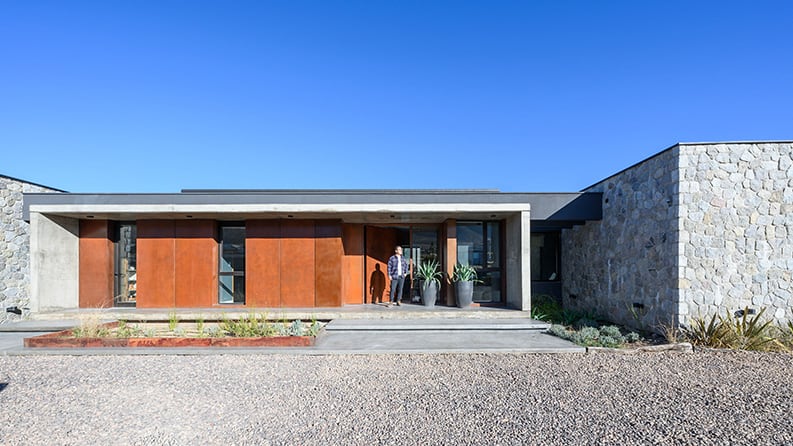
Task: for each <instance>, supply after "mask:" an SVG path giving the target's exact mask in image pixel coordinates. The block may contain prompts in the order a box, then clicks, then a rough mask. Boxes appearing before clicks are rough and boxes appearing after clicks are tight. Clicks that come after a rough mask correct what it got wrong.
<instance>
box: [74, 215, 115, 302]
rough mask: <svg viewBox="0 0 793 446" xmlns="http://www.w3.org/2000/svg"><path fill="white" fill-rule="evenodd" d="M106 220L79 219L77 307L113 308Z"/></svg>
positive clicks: (108, 230) (109, 244)
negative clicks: (78, 290) (78, 289)
mask: <svg viewBox="0 0 793 446" xmlns="http://www.w3.org/2000/svg"><path fill="white" fill-rule="evenodd" d="M110 230H111V226H110V222H108V221H107V220H80V246H79V249H80V251H79V252H80V254H79V257H80V259H79V269H80V275H79V280H80V285H79V287H80V298H79V305H80V308H106V307H112V306H113V242H112V240H111V239H110Z"/></svg>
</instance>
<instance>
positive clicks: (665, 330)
mask: <svg viewBox="0 0 793 446" xmlns="http://www.w3.org/2000/svg"><path fill="white" fill-rule="evenodd" d="M654 328H655V330H656V332H657V333H658V334H660V335H661V337H663V338H664V340H665V341H666V342H668V343H670V344H675V343H678V342H680V340H681V339H688V335H687V334H686V332H684V331H683V330H682V329H681V328H680V327H679V326H678V325H677V324H675V323H674V321H670V322H668V323H663V322H659V323H658V324H657V325H656V326H655V327H654Z"/></svg>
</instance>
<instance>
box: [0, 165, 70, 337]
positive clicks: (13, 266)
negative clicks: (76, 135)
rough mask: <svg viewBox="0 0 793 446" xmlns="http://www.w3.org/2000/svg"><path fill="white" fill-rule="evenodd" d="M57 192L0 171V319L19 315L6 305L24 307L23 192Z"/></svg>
mask: <svg viewBox="0 0 793 446" xmlns="http://www.w3.org/2000/svg"><path fill="white" fill-rule="evenodd" d="M25 192H60V191H59V190H56V189H51V188H47V187H44V186H40V185H37V184H33V183H28V182H26V181H22V180H18V179H15V178H10V177H6V176H2V175H0V234H2V238H0V323H3V322H6V321H8V320H12V319H18V318H19V317H20V316H17V315H15V314H12V313H7V312H6V311H5V309H6V308H7V307H11V306H17V307H20V308H21V307H26V306H27V303H28V291H29V288H30V235H29V230H30V224H28V223H26V222H25V221H24V220H23V219H22V194H23V193H25Z"/></svg>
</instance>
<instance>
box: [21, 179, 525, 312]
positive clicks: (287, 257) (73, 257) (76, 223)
mask: <svg viewBox="0 0 793 446" xmlns="http://www.w3.org/2000/svg"><path fill="white" fill-rule="evenodd" d="M25 206H26V211H27V217H28V218H29V220H30V222H31V228H32V237H31V249H32V253H33V255H32V259H33V261H32V265H31V270H32V283H31V291H32V293H31V294H32V296H31V297H32V298H31V310H32V311H33V312H46V311H53V310H55V311H60V310H69V309H78V308H83V309H92V308H113V309H117V307H121V306H122V305H124V306H132V307H135V308H136V309H145V308H152V309H156V308H168V309H174V308H175V309H192V308H196V309H199V308H207V309H217V310H219V311H226V312H232V311H237V310H240V311H249V310H251V309H255V308H270V309H275V308H278V309H281V308H285V309H286V308H316V309H319V308H334V307H343V306H350V305H366V304H371V302H372V301H373V299H372V297H373V292H372V291H373V288H375V289H377V288H378V287H373V285H376V284H375V283H373V281H372V280H371V277H372V273H374V272H376V271H377V270H378V267H379V269H380V270H381V271H384V265H385V262H387V258H388V255H390V253H391V252H392V251H393V248H394V246H395V245H396V244H404V245H406V248H407V250H408V255H409V256H410V257H411V258H414V259H415V260H416V262H419V261H421V260H422V259H426V258H429V257H430V256H435V258H437V259H438V260H439V262H440V264H441V266H442V268H443V269H444V272H445V273H446V277H445V280H446V283H447V285H448V277H449V275H450V274H451V271H452V268H453V267H454V265H455V263H457V262H466V263H468V264H472V265H474V266H475V267H478V269H479V271H480V272H481V274H482V276H483V278H484V279H485V280H484V284H483V285H482V288H480V290H479V293H478V296H479V300H480V301H481V302H483V303H490V304H496V305H499V306H502V307H505V308H512V309H516V310H523V311H525V310H528V309H529V306H530V293H531V291H530V285H529V283H530V282H529V267H530V265H529V262H530V257H529V255H528V252H529V233H530V207H531V206H530V204H529V203H528V201H527V200H526V194H504V193H499V192H496V191H194V190H190V191H183V192H182V193H180V194H142V195H137V194H133V195H129V194H96V195H94V194H58V195H49V194H29V195H27V196H26V197H25ZM45 252H46V254H47V255H40V254H42V253H45ZM37 254H39V255H37ZM381 285H382V288H383V292H385V290H386V289H387V287H388V285H389V284H388V280H387V278H386V280H384V281H381ZM411 289H412V290H414V291H415V286H414V287H412V288H411ZM410 293H411V292H408V294H407V297H408V298H410V297H412V295H411V294H410ZM414 295H415V294H414ZM381 297H382V295H381ZM442 302H443V303H444V304H446V305H449V306H451V305H454V302H455V296H454V294H453V292H452V291H451V287H449V286H445V287H444V288H443V300H442ZM375 311H378V310H377V309H375ZM408 311H409V310H408Z"/></svg>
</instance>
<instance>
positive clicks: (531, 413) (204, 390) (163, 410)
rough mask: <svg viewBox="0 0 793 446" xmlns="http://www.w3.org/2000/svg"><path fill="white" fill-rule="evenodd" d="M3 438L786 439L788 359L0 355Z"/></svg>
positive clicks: (792, 368) (791, 373)
mask: <svg viewBox="0 0 793 446" xmlns="http://www.w3.org/2000/svg"><path fill="white" fill-rule="evenodd" d="M3 384H6V385H5V387H4V388H3V390H0V444H12V445H14V444H47V445H56V444H81V445H82V444H125V445H126V444H139V445H182V444H185V445H187V444H223V445H231V444H345V445H346V444H416V445H418V444H421V445H425V444H542V445H546V444H609V445H611V444H658V443H660V444H698V445H699V444H731V445H739V444H747V445H749V444H751V445H759V444H788V445H789V444H793V426H791V409H793V356H791V355H786V354H755V353H716V352H711V353H704V352H700V353H693V354H679V353H667V354H661V353H646V354H637V355H611V354H593V355H576V354H570V355H532V354H525V355H520V354H481V355H371V356H364V355H361V356H343V355H334V356H287V355H277V356H271V355H261V356H225V355H224V356H146V357H133V356H88V357H70V356H35V357H0V387H3Z"/></svg>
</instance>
